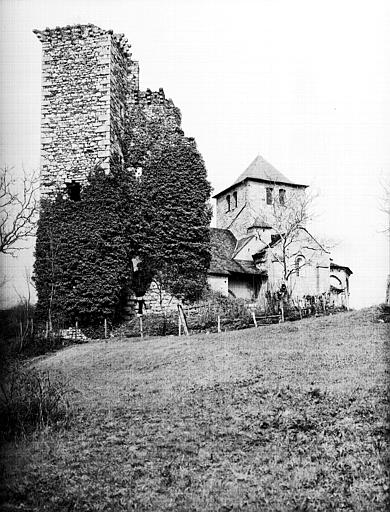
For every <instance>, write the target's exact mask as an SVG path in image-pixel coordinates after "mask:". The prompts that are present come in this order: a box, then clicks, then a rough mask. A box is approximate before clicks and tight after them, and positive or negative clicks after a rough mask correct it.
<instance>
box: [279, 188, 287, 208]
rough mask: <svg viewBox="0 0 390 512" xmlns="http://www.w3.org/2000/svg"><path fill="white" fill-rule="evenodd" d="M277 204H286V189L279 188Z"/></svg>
mask: <svg viewBox="0 0 390 512" xmlns="http://www.w3.org/2000/svg"><path fill="white" fill-rule="evenodd" d="M279 204H281V205H282V206H284V205H285V204H286V191H285V190H284V188H281V189H279Z"/></svg>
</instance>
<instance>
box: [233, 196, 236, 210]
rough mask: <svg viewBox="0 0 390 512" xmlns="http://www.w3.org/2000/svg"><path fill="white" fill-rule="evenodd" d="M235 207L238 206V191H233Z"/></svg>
mask: <svg viewBox="0 0 390 512" xmlns="http://www.w3.org/2000/svg"><path fill="white" fill-rule="evenodd" d="M233 208H237V192H233Z"/></svg>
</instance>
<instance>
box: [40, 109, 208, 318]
mask: <svg viewBox="0 0 390 512" xmlns="http://www.w3.org/2000/svg"><path fill="white" fill-rule="evenodd" d="M122 146H123V148H122V149H123V154H124V161H123V162H121V163H119V162H116V163H114V164H113V165H112V166H111V171H110V174H109V175H107V176H106V175H105V174H104V172H103V171H99V170H92V171H91V175H90V178H89V181H88V185H87V186H86V187H84V188H83V190H82V191H81V200H80V201H72V200H70V199H69V198H68V197H63V196H62V195H61V196H60V195H59V196H58V197H57V199H56V200H55V201H45V202H43V203H42V204H41V217H40V221H39V226H38V232H37V244H36V254H35V256H36V262H35V283H36V288H37V294H38V307H37V311H38V316H39V318H40V320H42V321H47V322H49V324H57V325H60V324H61V325H66V324H69V323H74V322H75V321H76V320H78V321H79V322H80V325H83V326H95V325H101V323H102V320H103V318H107V319H108V320H109V321H110V322H112V323H115V322H119V321H120V318H121V312H122V307H123V303H124V300H125V297H126V294H127V293H128V292H129V290H131V291H133V292H134V293H136V294H137V295H142V294H143V293H144V292H145V291H146V289H147V288H148V286H149V284H150V282H151V279H152V278H153V279H158V280H160V282H161V284H162V286H163V287H164V288H165V290H166V291H168V292H170V293H172V294H174V295H176V296H178V297H180V298H183V299H185V300H193V299H195V298H197V297H199V296H200V294H201V293H202V290H203V289H204V287H205V284H206V277H207V269H208V267H209V263H210V248H209V224H210V219H211V209H210V207H209V204H208V200H209V196H210V185H209V183H208V181H207V178H206V170H205V165H204V162H203V159H202V157H201V155H200V153H199V152H198V150H197V148H196V145H195V142H194V141H193V139H188V138H186V137H185V136H184V134H183V132H182V130H181V128H180V125H179V124H178V123H177V122H176V123H175V122H172V119H169V118H167V117H166V116H165V112H164V109H163V108H161V109H159V108H152V109H146V110H145V109H144V108H142V107H138V108H137V107H135V108H134V109H133V110H132V111H131V113H130V116H129V118H128V120H127V124H126V130H125V133H124V136H123V141H122ZM135 257H137V258H138V259H139V260H140V262H141V263H140V264H139V266H138V268H137V269H136V271H134V269H133V264H132V259H133V258H135Z"/></svg>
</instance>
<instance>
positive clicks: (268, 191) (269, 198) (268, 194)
mask: <svg viewBox="0 0 390 512" xmlns="http://www.w3.org/2000/svg"><path fill="white" fill-rule="evenodd" d="M265 190H266V192H267V204H272V192H273V190H274V189H273V188H266V189H265Z"/></svg>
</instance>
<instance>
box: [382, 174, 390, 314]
mask: <svg viewBox="0 0 390 512" xmlns="http://www.w3.org/2000/svg"><path fill="white" fill-rule="evenodd" d="M382 187H383V195H382V198H381V210H382V211H383V212H384V213H385V214H386V215H387V217H388V225H387V229H386V230H385V232H386V233H387V236H388V237H389V273H388V276H387V283H386V299H385V302H386V304H388V305H390V179H387V181H385V182H383V183H382Z"/></svg>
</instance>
